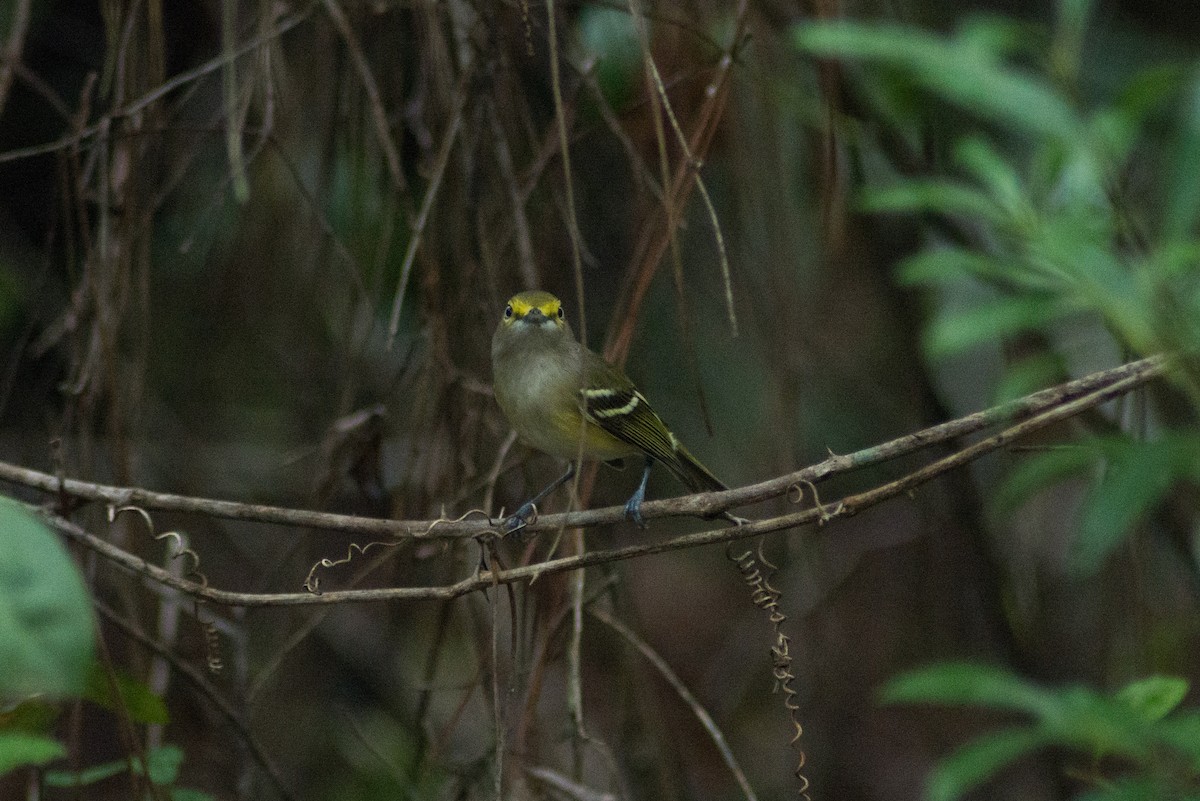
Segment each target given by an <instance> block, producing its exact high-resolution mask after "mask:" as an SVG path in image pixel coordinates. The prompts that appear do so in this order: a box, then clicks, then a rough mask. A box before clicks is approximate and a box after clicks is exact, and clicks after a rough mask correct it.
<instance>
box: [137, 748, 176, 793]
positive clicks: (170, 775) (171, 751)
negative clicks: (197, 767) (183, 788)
mask: <svg viewBox="0 0 1200 801" xmlns="http://www.w3.org/2000/svg"><path fill="white" fill-rule="evenodd" d="M146 762H147V765H146V768H147V770H148V771H149V772H150V781H152V782H154V783H155V784H173V783H174V782H175V780H176V779H178V778H179V766H180V765H182V764H183V749H182V748H180V747H178V746H175V745H164V746H162V747H161V748H155V749H154V750H153V751H151V752H150V756H149V758H148V759H147V760H146Z"/></svg>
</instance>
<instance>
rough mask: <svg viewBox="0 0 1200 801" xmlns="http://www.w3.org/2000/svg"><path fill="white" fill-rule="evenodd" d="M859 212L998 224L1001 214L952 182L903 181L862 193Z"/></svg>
mask: <svg viewBox="0 0 1200 801" xmlns="http://www.w3.org/2000/svg"><path fill="white" fill-rule="evenodd" d="M859 208H861V209H862V210H863V211H867V212H876V213H895V212H910V213H915V212H926V213H931V214H945V215H947V216H953V215H961V216H964V217H969V218H982V219H985V220H991V221H992V222H996V223H999V222H1000V221H1002V220H1003V219H1004V211H1003V209H1001V208H1000V207H999V206H998V205H997V204H996V202H995V201H994V200H992V198H990V197H988V196H987V195H985V194H984V193H982V192H980V191H979V190H978V189H976V188H974V187H972V186H968V185H966V184H963V183H956V182H953V181H940V180H929V181H917V180H912V181H905V182H904V183H901V184H896V185H894V186H889V187H886V188H881V189H866V190H864V192H863V194H862V199H861V200H860V202H859Z"/></svg>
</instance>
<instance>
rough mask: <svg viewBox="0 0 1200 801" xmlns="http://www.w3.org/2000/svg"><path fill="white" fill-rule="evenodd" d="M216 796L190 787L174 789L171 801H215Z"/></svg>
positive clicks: (172, 789)
mask: <svg viewBox="0 0 1200 801" xmlns="http://www.w3.org/2000/svg"><path fill="white" fill-rule="evenodd" d="M213 798H214V796H213V795H212V794H211V793H206V792H204V791H203V790H194V789H192V788H190V787H172V788H171V801H213Z"/></svg>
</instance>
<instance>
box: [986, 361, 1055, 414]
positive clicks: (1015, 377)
mask: <svg viewBox="0 0 1200 801" xmlns="http://www.w3.org/2000/svg"><path fill="white" fill-rule="evenodd" d="M1065 373H1066V369H1065V368H1064V366H1063V361H1062V359H1061V358H1059V357H1058V356H1057V355H1055V354H1051V353H1045V354H1038V355H1034V356H1029V357H1027V358H1024V359H1022V360H1021V361H1019V362H1015V363H1013V364H1012V365H1011V366H1009V368H1008V369H1007V370H1005V371H1004V376H1003V377H1002V378H1001V379H1000V383H999V384H998V385H997V386H996V392H995V398H994V400H995V402H996V403H997V404H1001V403H1008V402H1009V401H1014V400H1016V399H1018V398H1021V397H1024V396H1025V395H1028V394H1030V393H1032V392H1036V391H1037V390H1038V389H1041V388H1042V387H1047V386H1050V385H1051V384H1055V383H1058V382H1059V381H1061V380H1062V377H1063V375H1064V374H1065Z"/></svg>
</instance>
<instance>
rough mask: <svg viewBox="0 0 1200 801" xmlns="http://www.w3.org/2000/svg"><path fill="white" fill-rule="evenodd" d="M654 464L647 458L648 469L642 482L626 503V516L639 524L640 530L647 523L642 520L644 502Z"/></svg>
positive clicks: (644, 471) (643, 474) (643, 473)
mask: <svg viewBox="0 0 1200 801" xmlns="http://www.w3.org/2000/svg"><path fill="white" fill-rule="evenodd" d="M653 464H654V460H653V459H651V458H650V457H649V456H647V457H646V469H645V470H643V471H642V480H641V482H640V483H639V484H638V488H637V489H635V490H634V491H633V494H632V495H630V496H629V500H627V501H626V502H625V516H626V517H627V518H629V519H630V520H632V521H633V522H635V523H637V524H638V528H645V527H646V521H645V520H643V519H642V501H644V500H646V482H648V481H649V480H650V467H651V466H652V465H653Z"/></svg>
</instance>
